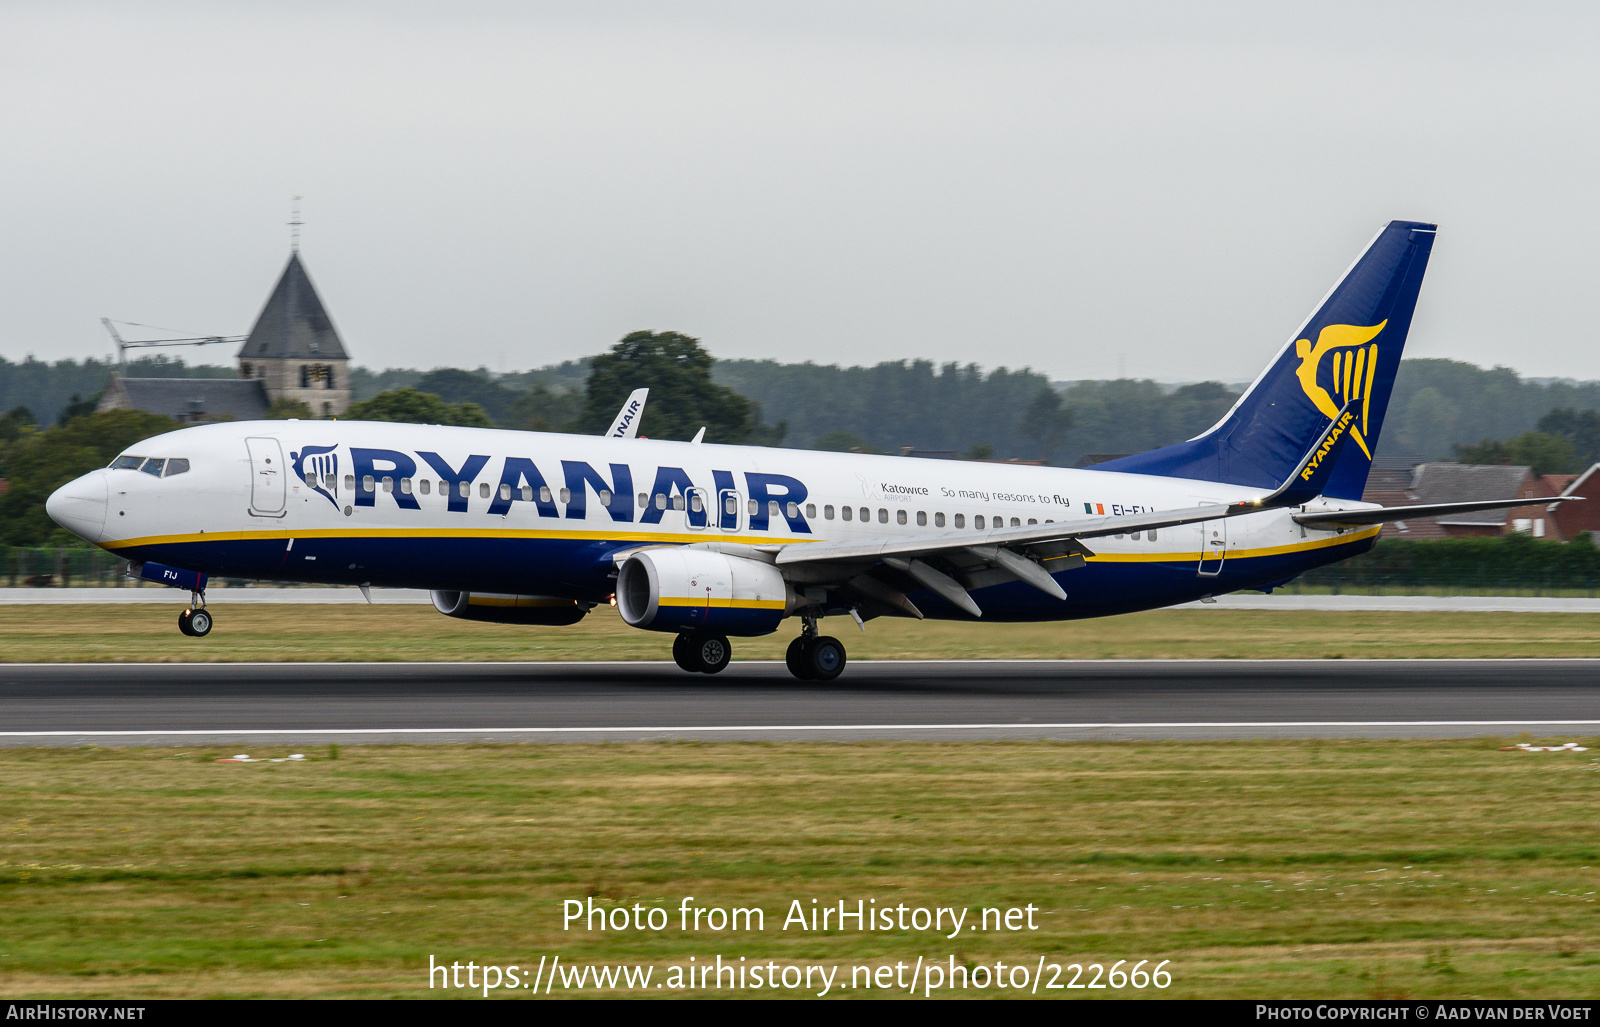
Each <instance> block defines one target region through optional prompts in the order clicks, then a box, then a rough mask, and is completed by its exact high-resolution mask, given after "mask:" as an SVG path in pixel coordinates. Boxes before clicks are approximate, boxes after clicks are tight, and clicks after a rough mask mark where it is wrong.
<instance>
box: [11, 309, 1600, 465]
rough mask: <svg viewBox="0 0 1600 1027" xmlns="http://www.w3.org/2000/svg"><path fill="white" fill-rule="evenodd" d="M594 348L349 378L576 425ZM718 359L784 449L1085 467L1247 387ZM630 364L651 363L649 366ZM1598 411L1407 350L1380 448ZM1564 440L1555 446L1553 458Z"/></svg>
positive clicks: (1474, 442)
mask: <svg viewBox="0 0 1600 1027" xmlns="http://www.w3.org/2000/svg"><path fill="white" fill-rule="evenodd" d="M645 334H647V335H649V334H651V333H645ZM655 334H659V335H660V336H661V337H667V336H676V333H666V332H664V333H655ZM682 337H683V338H687V336H682ZM612 355H614V354H612ZM594 359H595V358H593V357H585V358H582V359H579V360H569V361H565V362H563V363H560V364H552V365H549V366H547V367H541V368H536V369H534V370H530V371H520V372H515V373H511V374H496V373H494V372H492V371H490V370H488V369H486V368H481V367H480V368H477V369H465V368H435V369H433V370H431V371H421V370H411V369H404V368H388V369H385V370H381V371H380V370H372V369H368V368H359V367H358V368H353V369H352V370H351V374H350V382H351V390H352V393H353V396H354V398H355V399H356V400H357V401H358V402H365V401H368V400H371V399H373V398H375V397H377V396H378V395H381V394H383V393H385V392H394V391H397V390H399V389H402V388H412V389H415V390H416V391H418V392H420V393H426V394H429V395H433V396H437V397H438V398H439V399H440V400H441V401H442V402H444V403H446V404H449V405H451V406H459V405H460V404H463V403H473V404H476V405H477V406H478V407H479V408H480V409H481V410H482V412H483V414H484V415H485V416H487V417H488V418H489V420H490V421H492V422H493V423H495V424H496V425H499V426H502V427H508V428H555V429H564V428H567V427H574V428H575V429H576V427H577V426H579V425H583V424H587V423H588V421H587V420H586V418H589V417H590V415H589V414H588V413H587V410H588V402H589V393H588V390H589V379H590V372H591V367H592V364H593V361H594ZM113 366H114V365H113V364H112V363H111V362H109V361H103V360H94V359H89V360H81V361H72V360H62V361H56V362H55V363H47V362H44V361H40V360H35V359H33V358H31V357H30V358H27V359H25V360H23V361H21V362H11V361H7V360H5V359H3V358H0V410H9V409H12V408H13V407H16V406H19V405H25V406H27V407H28V408H29V410H30V411H31V412H32V413H33V414H34V416H35V418H36V419H37V421H38V423H40V424H51V423H55V422H56V421H57V420H58V419H59V418H60V416H61V414H62V413H63V412H64V411H65V410H66V409H67V407H68V406H69V405H70V404H71V403H72V402H73V401H74V399H75V398H76V399H77V401H78V402H79V403H80V404H84V403H88V402H90V401H92V400H93V399H94V398H95V397H96V396H97V395H98V394H99V392H100V390H101V389H102V388H104V386H105V381H106V377H107V376H108V375H109V374H110V372H111V370H112V368H113ZM708 367H709V374H710V379H711V382H712V383H714V384H716V385H719V386H726V387H728V388H730V389H732V390H733V391H734V392H736V393H738V394H739V395H741V396H743V397H745V398H746V399H748V400H750V401H751V402H752V403H755V404H759V416H758V417H757V418H756V424H757V425H759V424H762V423H766V424H767V425H768V427H770V428H773V429H775V428H776V426H777V425H778V424H779V423H786V424H787V431H786V432H785V433H784V434H783V436H782V444H784V445H789V446H797V447H812V446H818V447H821V448H835V449H850V448H864V449H871V450H875V451H879V452H899V450H900V448H901V447H903V446H911V447H914V448H916V449H921V450H951V451H958V452H965V451H969V450H971V449H972V448H973V447H975V446H987V447H989V449H990V451H992V452H993V453H994V455H996V456H998V457H1002V458H1004V457H1024V458H1045V459H1048V460H1050V461H1051V462H1052V463H1057V464H1063V463H1065V464H1073V463H1077V462H1078V461H1079V460H1081V459H1082V458H1083V457H1084V456H1085V455H1086V454H1102V453H1136V452H1142V451H1144V450H1147V449H1151V448H1154V447H1156V446H1161V445H1166V444H1168V443H1171V442H1176V441H1180V440H1182V439H1185V438H1190V437H1192V436H1193V435H1195V434H1197V433H1199V432H1201V431H1204V430H1205V429H1206V428H1207V427H1209V426H1210V425H1211V424H1213V423H1215V421H1216V420H1217V418H1219V417H1221V416H1222V415H1223V414H1224V413H1226V412H1227V409H1228V408H1229V407H1230V406H1231V405H1232V403H1233V399H1234V398H1235V394H1236V393H1237V391H1238V389H1239V386H1237V385H1233V386H1228V385H1223V384H1220V383H1217V382H1202V383H1198V384H1193V385H1185V386H1182V387H1178V388H1175V387H1174V386H1171V385H1163V384H1158V383H1156V382H1153V381H1148V380H1134V379H1120V380H1111V381H1078V382H1056V383H1053V388H1054V389H1055V391H1056V392H1057V394H1058V395H1059V397H1060V402H1059V405H1058V407H1057V408H1056V410H1054V411H1048V410H1034V407H1035V405H1036V404H1037V403H1038V402H1039V400H1040V394H1041V392H1042V390H1043V389H1044V388H1045V387H1047V386H1051V385H1052V383H1050V382H1048V381H1047V380H1046V378H1045V377H1044V376H1043V375H1041V374H1038V373H1037V372H1034V371H1031V370H1029V369H1026V368H1024V369H1021V370H1010V369H1007V368H1003V367H1002V368H998V369H995V370H992V371H985V370H983V369H981V368H979V367H977V366H975V365H970V364H968V365H956V364H944V365H935V364H934V363H932V362H931V361H926V360H910V361H906V360H900V361H886V362H884V363H880V364H876V365H873V366H870V367H839V366H834V365H818V364H813V363H798V364H791V363H781V362H779V361H776V360H711V361H710V363H709V365H708ZM632 370H633V371H636V372H641V373H642V370H643V368H642V367H639V368H633V369H632ZM125 373H126V374H128V375H129V376H133V377H220V378H227V377H232V376H233V375H234V373H235V372H234V370H233V369H232V368H231V367H222V366H216V365H199V366H194V365H186V364H185V363H184V361H183V360H181V359H175V358H171V357H167V356H153V357H145V358H141V359H139V360H133V361H130V362H129V364H128V367H127V369H126V371H125ZM611 377H612V378H615V377H616V376H615V375H612V376H611ZM658 387H660V388H662V389H663V390H664V391H671V390H670V389H668V388H667V387H666V386H664V385H661V386H658ZM661 398H663V397H654V396H653V397H652V399H653V402H652V408H653V409H654V410H656V411H662V412H660V413H650V414H647V421H646V426H645V429H644V430H645V431H646V433H647V434H648V433H649V432H651V431H654V432H656V433H657V434H661V433H662V429H661V428H659V427H656V426H655V425H653V424H651V420H653V419H654V418H655V417H661V416H666V414H665V410H664V408H662V407H657V406H656V403H657V402H659V401H660V399H661ZM665 398H670V397H665ZM1030 410H1031V411H1032V412H1033V414H1034V416H1033V418H1032V419H1031V420H1030V419H1029V418H1028V414H1029V413H1030ZM1597 410H1600V382H1594V381H1588V382H1578V381H1568V380H1533V379H1525V378H1521V377H1519V376H1518V375H1517V373H1516V372H1515V371H1512V370H1511V369H1509V368H1505V367H1495V368H1489V369H1484V368H1481V367H1477V366H1475V365H1473V364H1468V363H1464V362H1462V361H1457V360H1439V359H1419V360H1407V361H1404V362H1403V363H1402V364H1401V368H1400V375H1399V378H1398V380H1397V381H1396V383H1395V389H1394V395H1393V397H1392V399H1391V401H1390V404H1389V411H1388V415H1387V418H1386V422H1385V426H1384V431H1383V437H1382V439H1381V442H1380V452H1382V453H1385V454H1390V455H1400V454H1407V455H1412V456H1415V457H1418V458H1420V459H1425V460H1440V459H1452V458H1454V457H1455V456H1456V453H1457V450H1456V447H1458V446H1459V447H1463V453H1462V455H1461V459H1479V458H1482V459H1485V460H1487V461H1488V462H1498V461H1499V460H1501V459H1509V460H1512V461H1513V462H1519V463H1533V462H1536V461H1535V460H1533V459H1530V454H1535V453H1536V454H1537V455H1538V460H1537V462H1538V463H1539V465H1540V466H1541V467H1547V466H1551V465H1552V464H1557V463H1559V464H1561V466H1568V464H1574V465H1581V466H1587V465H1588V462H1592V460H1593V459H1594V458H1595V457H1596V456H1597V455H1600V444H1597V443H1600V421H1595V420H1591V421H1590V422H1589V423H1588V425H1587V427H1585V426H1584V424H1582V423H1578V422H1580V421H1581V419H1582V417H1583V416H1584V415H1585V413H1586V412H1592V411H1597ZM1553 411H1567V412H1569V414H1568V419H1567V420H1566V421H1562V422H1560V423H1551V424H1546V423H1545V420H1544V419H1545V418H1546V417H1547V416H1549V415H1551V414H1552V412H1553ZM614 412H615V411H613V413H614ZM1041 415H1044V416H1041ZM595 416H598V415H595ZM1589 416H1590V417H1591V418H1595V417H1600V414H1593V413H1591V414H1589ZM601 427H602V428H603V427H604V425H602V426H601ZM675 430H676V429H675ZM1529 432H1539V433H1541V434H1550V435H1557V436H1560V437H1562V438H1565V439H1567V440H1568V442H1570V443H1571V444H1572V447H1573V452H1572V454H1571V457H1570V460H1568V461H1567V462H1565V463H1564V462H1562V460H1560V459H1554V458H1553V457H1552V454H1551V452H1550V451H1549V443H1548V442H1547V441H1545V440H1525V441H1524V443H1523V444H1522V445H1521V446H1520V447H1512V446H1511V440H1514V439H1517V438H1519V437H1520V436H1524V435H1526V434H1528V433H1529ZM1585 432H1587V434H1585ZM670 434H671V433H670V432H669V433H667V435H668V436H670ZM664 437H666V436H664ZM773 438H774V436H772V435H771V434H770V433H769V434H767V435H764V436H763V439H764V440H765V441H769V442H770V441H772V439H773ZM1585 440H1587V441H1585ZM1485 442H1501V443H1504V444H1505V445H1506V446H1507V447H1508V448H1507V449H1506V450H1505V451H1503V452H1502V451H1495V450H1492V449H1491V450H1488V451H1469V450H1466V449H1465V447H1472V446H1480V445H1482V444H1484V443H1485ZM1541 447H1544V448H1541ZM1561 452H1562V450H1561V448H1560V447H1559V446H1557V447H1556V451H1555V454H1554V456H1555V457H1560V454H1561Z"/></svg>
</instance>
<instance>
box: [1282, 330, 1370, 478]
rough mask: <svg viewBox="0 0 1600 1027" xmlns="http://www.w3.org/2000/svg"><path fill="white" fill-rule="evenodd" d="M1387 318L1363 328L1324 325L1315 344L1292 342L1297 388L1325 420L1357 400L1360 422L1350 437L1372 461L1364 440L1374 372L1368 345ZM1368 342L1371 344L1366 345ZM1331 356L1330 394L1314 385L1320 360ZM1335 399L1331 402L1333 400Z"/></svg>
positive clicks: (1336, 414) (1352, 428) (1308, 340)
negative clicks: (1296, 362) (1297, 359)
mask: <svg viewBox="0 0 1600 1027" xmlns="http://www.w3.org/2000/svg"><path fill="white" fill-rule="evenodd" d="M1388 323H1389V322H1388V320H1387V319H1385V320H1383V321H1379V322H1378V323H1377V324H1375V325H1370V326H1368V327H1366V328H1363V327H1361V326H1360V325H1328V326H1327V327H1326V328H1324V329H1322V331H1321V332H1320V333H1318V335H1317V344H1316V345H1315V346H1313V345H1312V344H1311V340H1310V339H1296V340H1295V342H1294V355H1295V356H1297V357H1299V358H1300V366H1299V367H1298V368H1297V369H1296V370H1295V372H1294V373H1295V377H1297V378H1299V379H1300V387H1301V388H1302V389H1304V390H1305V393H1306V395H1307V396H1308V397H1310V399H1311V402H1313V403H1315V404H1316V405H1317V409H1318V410H1320V411H1322V412H1323V414H1325V415H1327V416H1328V417H1337V416H1338V415H1339V409H1340V407H1342V406H1344V404H1346V403H1348V402H1350V401H1351V400H1352V399H1359V400H1360V401H1361V423H1360V424H1359V425H1352V426H1351V428H1350V437H1351V438H1353V439H1355V442H1356V445H1358V446H1360V447H1361V452H1363V453H1365V454H1367V459H1368V460H1371V459H1372V449H1371V448H1370V447H1368V445H1367V440H1366V433H1367V419H1368V417H1369V416H1370V414H1371V412H1372V380H1373V378H1374V377H1376V376H1377V373H1378V344H1377V343H1375V342H1372V340H1373V339H1375V338H1377V337H1378V333H1379V332H1382V331H1383V328H1384V325H1387V324H1388ZM1368 343H1372V344H1371V345H1370V346H1369V345H1368ZM1329 354H1332V356H1333V359H1332V360H1331V361H1330V366H1331V370H1332V374H1333V382H1332V386H1333V389H1332V393H1331V394H1330V393H1329V390H1328V389H1325V388H1323V387H1322V386H1321V385H1320V384H1318V381H1317V379H1318V378H1319V377H1321V376H1320V375H1319V374H1318V371H1320V370H1321V367H1322V362H1323V358H1324V357H1326V356H1328V355H1329ZM1335 396H1337V397H1338V399H1337V400H1335V399H1334V397H1335Z"/></svg>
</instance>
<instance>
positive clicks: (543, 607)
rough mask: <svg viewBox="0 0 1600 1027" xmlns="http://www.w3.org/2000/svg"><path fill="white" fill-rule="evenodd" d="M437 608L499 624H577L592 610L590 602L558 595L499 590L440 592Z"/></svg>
mask: <svg viewBox="0 0 1600 1027" xmlns="http://www.w3.org/2000/svg"><path fill="white" fill-rule="evenodd" d="M432 595H433V608H434V609H435V610H438V611H439V612H440V613H442V614H444V615H445V616H446V617H460V618H461V619H462V620H483V621H490V622H492V623H495V624H549V625H562V624H576V623H578V621H580V620H583V617H584V614H586V613H588V612H589V607H588V606H587V605H586V604H583V603H578V602H574V601H573V600H571V599H558V598H556V597H555V596H516V595H503V594H500V593H496V592H439V591H435V592H433V593H432Z"/></svg>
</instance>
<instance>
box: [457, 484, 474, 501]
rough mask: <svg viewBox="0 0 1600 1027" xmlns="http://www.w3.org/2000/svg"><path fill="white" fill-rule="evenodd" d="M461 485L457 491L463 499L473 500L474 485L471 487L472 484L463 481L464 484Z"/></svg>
mask: <svg viewBox="0 0 1600 1027" xmlns="http://www.w3.org/2000/svg"><path fill="white" fill-rule="evenodd" d="M459 484H460V488H458V489H457V490H456V491H457V492H458V493H459V494H460V495H461V498H462V499H471V498H472V485H471V483H469V482H465V481H463V482H460V483H459Z"/></svg>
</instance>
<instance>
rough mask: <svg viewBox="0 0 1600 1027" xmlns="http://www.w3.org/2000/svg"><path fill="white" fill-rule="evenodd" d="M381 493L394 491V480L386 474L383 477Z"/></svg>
mask: <svg viewBox="0 0 1600 1027" xmlns="http://www.w3.org/2000/svg"><path fill="white" fill-rule="evenodd" d="M383 491H385V492H393V491H394V478H392V477H390V476H389V475H387V474H385V475H384V476H383Z"/></svg>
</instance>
